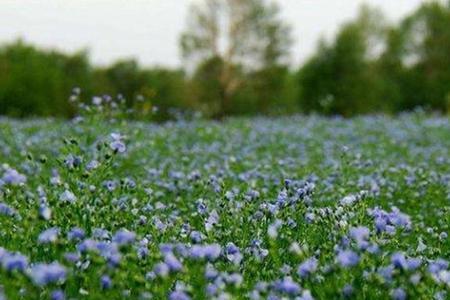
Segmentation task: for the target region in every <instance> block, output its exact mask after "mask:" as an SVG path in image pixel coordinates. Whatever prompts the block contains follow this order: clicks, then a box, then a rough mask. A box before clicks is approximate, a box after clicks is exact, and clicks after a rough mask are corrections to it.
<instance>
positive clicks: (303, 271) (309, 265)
mask: <svg viewBox="0 0 450 300" xmlns="http://www.w3.org/2000/svg"><path fill="white" fill-rule="evenodd" d="M316 270H317V259H316V258H315V257H311V258H309V259H307V260H305V261H304V262H303V263H302V264H300V266H299V267H298V271H297V273H298V275H299V276H300V277H302V278H305V277H307V276H309V275H311V274H312V273H314V272H315V271H316Z"/></svg>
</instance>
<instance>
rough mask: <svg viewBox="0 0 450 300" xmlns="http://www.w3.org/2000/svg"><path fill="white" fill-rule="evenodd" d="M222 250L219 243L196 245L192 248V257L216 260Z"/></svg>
mask: <svg viewBox="0 0 450 300" xmlns="http://www.w3.org/2000/svg"><path fill="white" fill-rule="evenodd" d="M221 251H222V248H221V247H220V245H218V244H211V245H194V246H192V248H191V250H190V253H189V255H190V257H191V258H194V259H207V260H209V261H214V260H216V259H217V258H218V257H219V256H220V253H221Z"/></svg>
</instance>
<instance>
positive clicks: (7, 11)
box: [0, 0, 423, 66]
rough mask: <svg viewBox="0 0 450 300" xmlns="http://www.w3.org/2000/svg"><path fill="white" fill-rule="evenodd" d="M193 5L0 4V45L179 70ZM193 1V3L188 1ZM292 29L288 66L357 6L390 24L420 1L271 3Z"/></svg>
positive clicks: (12, 0)
mask: <svg viewBox="0 0 450 300" xmlns="http://www.w3.org/2000/svg"><path fill="white" fill-rule="evenodd" d="M192 1H193V0H0V43H3V42H9V41H12V40H15V39H17V38H18V37H22V38H23V39H24V40H25V41H27V42H32V43H35V44H37V45H39V46H42V47H47V48H58V49H60V50H64V51H71V52H72V51H75V50H78V49H81V48H88V49H89V51H90V56H91V58H92V60H93V62H94V63H96V64H107V63H110V62H112V61H114V60H116V59H119V58H130V57H135V58H137V59H138V60H139V62H141V63H143V64H144V65H154V64H159V65H170V66H177V65H180V59H179V51H178V36H179V33H180V32H181V31H182V30H183V27H184V25H185V23H186V18H187V9H188V6H189V3H191V2H192ZM194 1H199V0H194ZM276 2H278V3H279V4H280V5H281V8H282V13H283V16H284V17H285V19H286V21H287V22H288V23H290V24H291V26H292V27H293V29H294V37H295V40H296V44H295V46H294V48H293V55H292V56H293V61H294V62H295V63H298V62H301V61H302V60H304V59H305V58H306V57H308V56H309V55H310V54H311V53H312V52H313V51H314V49H315V45H316V42H317V40H318V38H319V37H320V36H321V35H325V36H332V34H333V33H334V32H336V29H337V27H338V26H339V24H341V23H342V22H343V21H346V20H348V19H350V18H352V17H354V16H355V14H356V12H357V9H358V7H359V5H361V4H362V3H369V4H372V5H375V6H379V7H381V8H382V9H383V10H384V12H385V14H386V16H387V17H388V18H389V20H391V21H393V22H395V21H398V20H399V19H400V18H401V17H402V16H404V15H405V14H407V13H409V12H411V11H412V10H414V9H415V8H416V7H417V6H418V5H419V4H420V3H421V2H423V1H421V0H367V1H364V0H277V1H276Z"/></svg>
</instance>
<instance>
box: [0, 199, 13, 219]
mask: <svg viewBox="0 0 450 300" xmlns="http://www.w3.org/2000/svg"><path fill="white" fill-rule="evenodd" d="M15 214H16V211H15V210H14V208H12V207H11V206H9V205H7V204H5V203H3V202H0V215H4V216H8V217H12V216H14V215H15Z"/></svg>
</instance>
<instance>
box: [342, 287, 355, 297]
mask: <svg viewBox="0 0 450 300" xmlns="http://www.w3.org/2000/svg"><path fill="white" fill-rule="evenodd" d="M342 295H343V296H344V298H346V299H347V298H350V297H351V296H352V295H353V286H352V285H351V284H346V285H345V286H344V287H343V288H342Z"/></svg>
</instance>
